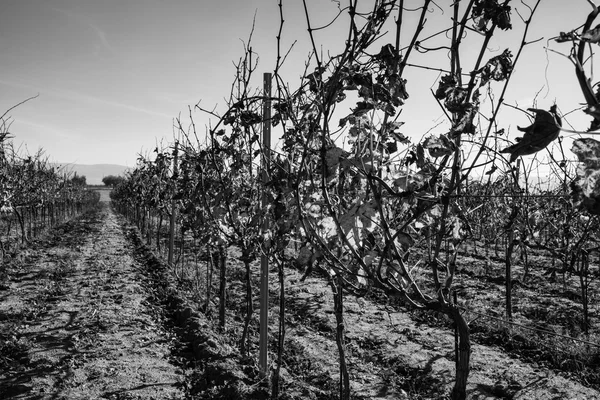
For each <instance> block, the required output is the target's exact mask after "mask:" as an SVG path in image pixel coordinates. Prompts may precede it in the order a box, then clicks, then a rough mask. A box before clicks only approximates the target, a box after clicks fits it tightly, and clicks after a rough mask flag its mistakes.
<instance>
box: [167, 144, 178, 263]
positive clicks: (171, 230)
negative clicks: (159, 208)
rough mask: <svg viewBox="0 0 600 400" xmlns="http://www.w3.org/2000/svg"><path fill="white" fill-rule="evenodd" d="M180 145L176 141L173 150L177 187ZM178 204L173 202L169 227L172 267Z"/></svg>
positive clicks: (173, 200) (174, 177)
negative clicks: (178, 149) (178, 150)
mask: <svg viewBox="0 0 600 400" xmlns="http://www.w3.org/2000/svg"><path fill="white" fill-rule="evenodd" d="M178 145H179V143H178V142H177V141H175V150H173V185H175V179H176V178H177V146H178ZM173 197H175V186H173ZM176 206H177V204H176V201H175V199H174V198H173V199H172V200H171V220H170V225H169V255H168V258H167V263H168V265H169V266H170V267H172V266H173V253H174V251H173V247H174V244H175V218H176V216H177V215H176V214H177V207H176Z"/></svg>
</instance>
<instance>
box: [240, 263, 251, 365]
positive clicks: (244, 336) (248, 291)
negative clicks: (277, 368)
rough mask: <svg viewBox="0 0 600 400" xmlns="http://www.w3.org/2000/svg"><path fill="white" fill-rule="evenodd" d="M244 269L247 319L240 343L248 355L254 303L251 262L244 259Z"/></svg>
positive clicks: (242, 349) (241, 350)
mask: <svg viewBox="0 0 600 400" xmlns="http://www.w3.org/2000/svg"><path fill="white" fill-rule="evenodd" d="M244 267H245V268H246V278H245V280H246V317H245V319H244V330H243V331H242V339H241V341H240V353H241V354H245V355H248V354H247V353H248V346H247V345H246V344H247V341H248V327H249V326H250V321H251V320H252V314H254V304H253V303H252V280H251V279H250V277H251V275H250V260H249V259H248V258H246V257H244Z"/></svg>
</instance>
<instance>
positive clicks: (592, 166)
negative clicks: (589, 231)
mask: <svg viewBox="0 0 600 400" xmlns="http://www.w3.org/2000/svg"><path fill="white" fill-rule="evenodd" d="M571 151H572V152H573V153H574V154H575V155H577V158H578V159H579V161H580V162H582V163H583V165H580V166H579V168H578V169H577V179H576V180H575V181H573V183H572V184H571V188H572V190H573V197H574V200H575V204H577V205H578V206H580V207H584V208H585V209H587V210H588V211H589V212H590V213H592V214H595V215H600V142H599V141H597V140H595V139H589V138H586V139H577V140H574V141H573V147H572V149H571Z"/></svg>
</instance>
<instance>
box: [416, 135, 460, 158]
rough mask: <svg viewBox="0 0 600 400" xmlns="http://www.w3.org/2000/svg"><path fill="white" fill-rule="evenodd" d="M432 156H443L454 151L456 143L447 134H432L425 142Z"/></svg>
mask: <svg viewBox="0 0 600 400" xmlns="http://www.w3.org/2000/svg"><path fill="white" fill-rule="evenodd" d="M423 148H425V149H427V150H429V154H430V155H431V156H432V157H436V158H437V157H443V156H447V155H450V154H452V153H453V152H454V149H455V145H454V143H453V142H452V141H451V140H450V139H448V137H447V136H446V135H439V136H437V137H436V136H430V137H428V138H427V139H425V141H424V142H423Z"/></svg>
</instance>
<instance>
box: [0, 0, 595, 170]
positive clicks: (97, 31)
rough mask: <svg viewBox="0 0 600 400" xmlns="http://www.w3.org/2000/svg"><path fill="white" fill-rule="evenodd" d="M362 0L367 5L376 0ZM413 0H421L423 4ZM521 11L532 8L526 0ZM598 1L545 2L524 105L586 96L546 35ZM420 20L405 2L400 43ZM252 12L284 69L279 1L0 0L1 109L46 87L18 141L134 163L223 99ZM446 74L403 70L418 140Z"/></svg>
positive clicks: (512, 43) (268, 54)
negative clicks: (177, 122) (178, 122)
mask: <svg viewBox="0 0 600 400" xmlns="http://www.w3.org/2000/svg"><path fill="white" fill-rule="evenodd" d="M527 2H528V3H529V4H532V3H533V1H532V0H527ZM343 3H344V4H345V2H343ZM360 3H361V4H364V5H365V6H367V5H370V4H372V0H361V2H360ZM405 3H406V7H407V8H417V7H418V6H419V5H420V4H421V3H422V1H421V0H406V1H405ZM449 3H450V2H449V1H446V0H438V2H437V4H439V5H440V6H441V9H442V10H443V14H442V11H440V9H439V8H436V7H432V10H431V11H432V12H431V13H430V14H431V15H430V16H428V21H427V25H426V30H427V29H429V30H430V31H431V32H434V31H437V30H439V28H440V26H443V24H444V23H446V24H447V22H442V18H443V19H445V20H446V21H447V18H448V16H449V15H450V14H449V12H450V10H449V8H448V4H449ZM513 3H515V5H518V2H516V1H514V2H513ZM307 5H308V8H309V12H310V15H311V22H312V23H313V24H314V26H319V25H324V24H326V23H327V22H328V21H329V19H330V18H331V16H333V15H335V13H336V12H337V7H338V2H336V1H332V0H307ZM518 8H519V10H521V12H522V13H523V15H525V16H526V15H527V11H526V9H525V8H524V7H523V6H519V7H518ZM590 11H591V7H590V5H589V4H588V1H587V0H572V1H563V0H542V2H541V5H540V7H539V9H538V12H537V14H536V16H535V17H534V20H533V23H532V25H531V27H530V34H529V40H533V39H540V38H542V40H540V41H539V42H536V43H533V44H531V45H529V46H528V47H527V51H526V52H525V53H524V55H523V57H522V59H521V60H520V62H519V64H518V65H517V68H516V69H515V72H514V76H513V82H512V83H511V86H510V88H509V91H508V92H507V96H506V101H507V103H509V104H513V105H518V106H520V107H522V108H527V107H531V106H532V105H533V102H534V99H535V100H536V102H537V105H538V106H539V107H540V108H546V109H547V108H549V107H550V106H551V105H552V104H553V103H554V102H555V101H556V102H557V103H558V105H559V109H560V110H561V111H562V112H565V113H566V112H568V111H571V110H572V109H575V108H577V107H578V106H579V104H580V103H582V102H583V97H582V95H581V92H580V90H579V88H578V86H577V81H576V80H575V75H574V73H573V66H572V65H571V64H570V62H569V61H568V60H567V59H566V58H564V57H562V56H560V55H558V54H555V53H552V52H547V51H545V50H544V48H545V47H546V46H547V45H549V46H550V47H551V48H552V49H555V50H557V51H562V52H563V53H567V52H568V50H569V44H564V45H562V47H561V46H559V45H557V44H556V43H548V42H547V39H549V38H551V37H553V36H556V35H557V34H558V33H559V32H560V31H569V30H572V29H574V28H576V27H577V26H579V25H580V24H582V23H583V22H584V20H585V17H586V16H587V14H588V13H589V12H590ZM283 12H284V19H285V23H284V28H283V32H282V45H283V48H284V49H287V48H288V47H289V46H291V45H292V44H293V43H294V46H293V48H292V51H291V53H290V55H289V57H288V60H287V61H286V64H285V68H284V69H283V71H282V72H283V74H284V77H285V78H286V79H289V81H290V84H291V86H292V87H294V85H295V86H297V83H298V77H299V76H300V75H301V74H302V72H303V69H304V64H305V62H306V60H307V54H308V52H309V50H310V42H309V36H308V34H307V29H306V18H305V14H304V9H303V7H302V1H300V0H283ZM416 17H417V13H408V16H407V18H406V25H405V26H406V28H405V29H406V33H405V37H404V39H403V41H404V42H405V43H406V41H407V40H408V38H409V36H408V32H409V30H410V28H411V24H412V26H414V23H415V21H416ZM254 18H255V28H254V32H253V39H252V48H253V51H254V52H256V53H257V54H258V56H259V57H260V60H259V66H258V69H257V73H258V74H259V76H262V72H272V71H273V70H274V67H275V56H276V54H277V53H276V50H277V48H276V45H277V41H276V36H277V32H278V29H279V24H280V18H279V7H278V1H277V0H202V1H201V0H189V1H188V0H2V2H1V3H0V115H1V114H2V113H4V111H5V110H8V109H9V108H11V107H12V106H14V105H16V104H17V103H19V102H21V101H23V100H25V99H27V98H29V97H32V96H37V97H36V98H35V99H32V100H30V101H28V102H26V103H25V104H22V105H20V106H19V107H17V108H15V109H14V110H11V111H10V112H9V113H8V114H7V116H9V117H10V122H11V123H12V125H11V127H10V132H11V133H12V135H13V136H14V137H15V138H14V143H15V145H17V146H18V147H20V148H21V149H22V151H28V152H29V153H34V152H36V151H37V150H38V149H40V148H41V149H43V150H44V151H45V154H46V155H47V156H48V157H49V159H50V160H51V161H54V162H61V163H79V164H119V165H125V166H129V167H131V166H134V165H135V162H136V159H137V157H138V155H139V154H140V153H141V154H147V153H149V152H151V151H152V150H153V149H154V147H155V146H156V144H157V143H161V142H162V143H169V142H171V141H172V140H173V132H174V130H173V124H174V119H175V118H177V117H178V116H179V115H181V116H182V118H183V119H184V120H185V117H186V116H187V114H188V106H189V105H192V106H193V105H195V104H197V103H198V102H200V105H201V106H202V107H204V108H208V109H212V108H214V107H217V110H221V111H222V110H223V106H224V98H225V97H227V95H228V94H229V89H230V85H231V82H232V80H233V76H234V73H235V68H234V66H233V62H234V61H237V60H238V59H239V58H240V57H241V56H242V55H243V46H244V41H246V40H247V39H248V35H249V33H250V31H251V29H252V24H253V19H254ZM344 22H345V21H344V19H343V18H340V19H339V20H337V21H336V23H334V24H333V25H332V26H331V27H329V28H328V29H327V30H323V31H317V32H315V39H316V41H317V43H318V44H317V45H318V46H320V47H321V46H322V48H323V49H324V50H336V49H340V48H341V46H343V43H344V40H345V38H346V34H347V33H346V29H345V26H346V25H345V23H344ZM513 25H514V30H513V31H512V32H508V33H505V32H500V33H499V36H498V39H497V40H496V41H495V42H493V43H492V44H491V45H490V51H491V52H490V57H491V56H493V55H497V54H500V53H501V52H502V51H503V50H504V49H505V48H511V49H514V50H513V53H516V50H517V48H518V44H519V43H520V35H521V32H522V29H523V26H524V25H523V23H522V21H521V20H520V19H519V17H518V16H517V15H513ZM469 35H476V34H475V33H472V32H471V33H469ZM469 37H470V38H471V36H469ZM387 41H393V39H392V38H391V37H390V39H389V40H387ZM434 42H435V41H432V43H434ZM440 57H441V58H440ZM444 57H445V55H444V54H443V53H439V52H437V53H436V54H418V55H416V56H415V59H414V60H412V61H413V62H419V63H422V64H424V65H433V66H436V65H438V64H440V66H441V67H445V66H446V65H447V59H444ZM465 59H468V57H465ZM444 63H445V64H444ZM467 72H468V71H467ZM439 76H440V74H439V72H436V71H427V70H423V69H419V68H410V69H408V70H407V71H406V78H407V79H408V86H407V89H408V92H409V94H410V95H411V97H410V98H409V100H408V101H407V104H406V107H405V109H404V110H403V118H401V119H404V120H406V125H405V126H404V128H405V129H406V130H407V132H409V133H410V134H411V136H413V137H414V136H416V137H419V136H422V135H425V134H426V133H427V132H429V129H430V128H432V127H435V126H436V124H437V123H438V121H439V120H440V119H442V118H443V112H442V111H441V109H440V108H439V107H438V106H437V104H436V103H435V101H434V100H433V97H432V96H431V92H430V91H429V88H432V89H433V90H435V88H436V87H437V81H438V80H439ZM498 87H499V86H498ZM423 88H425V89H423ZM411 89H412V91H411ZM538 92H539V95H538V96H537V98H536V93H538ZM579 114H581V113H579ZM502 116H503V118H504V120H503V121H501V124H503V125H505V126H506V127H507V128H509V127H513V130H514V127H515V126H516V125H520V126H524V125H528V123H529V121H528V120H527V118H526V116H525V115H524V114H523V113H518V112H516V113H512V114H511V113H510V111H509V110H507V111H506V112H505V113H503V114H502ZM194 119H195V122H196V125H197V126H198V127H199V128H198V130H199V131H203V129H204V128H203V126H204V125H205V124H207V123H208V116H207V115H205V114H202V113H199V112H196V113H195V114H194ZM569 121H571V122H572V123H573V124H574V128H575V129H578V130H585V129H586V128H587V126H588V124H589V119H587V118H585V117H584V116H581V115H580V116H575V115H571V116H570V117H569ZM514 131H515V132H514V135H516V133H517V132H516V130H514ZM511 132H512V131H511ZM514 135H513V134H511V137H512V136H514ZM567 146H568V147H570V144H568V145H567Z"/></svg>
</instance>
